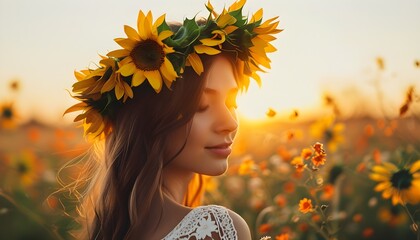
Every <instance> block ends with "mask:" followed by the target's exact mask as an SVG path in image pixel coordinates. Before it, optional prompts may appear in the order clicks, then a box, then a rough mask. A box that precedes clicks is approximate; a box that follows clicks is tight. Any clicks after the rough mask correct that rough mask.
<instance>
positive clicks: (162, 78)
mask: <svg viewBox="0 0 420 240" xmlns="http://www.w3.org/2000/svg"><path fill="white" fill-rule="evenodd" d="M164 20H165V15H162V16H160V17H159V18H158V19H157V20H156V21H155V22H154V24H152V22H153V17H152V13H151V12H150V11H149V12H148V13H147V16H145V15H144V13H143V12H142V11H140V12H139V15H138V19H137V29H138V31H136V30H135V29H134V28H132V27H130V26H127V25H125V26H124V31H125V33H126V34H127V38H117V39H115V42H117V43H118V44H119V45H120V46H121V47H123V48H124V49H119V50H115V51H112V52H110V53H108V56H109V57H114V58H120V59H122V60H121V61H120V62H119V65H120V69H119V70H118V71H117V72H119V73H121V75H122V76H125V77H127V76H131V75H132V76H133V77H132V82H131V85H132V86H134V87H136V86H139V85H140V84H142V83H143V82H144V81H145V80H146V79H147V80H148V82H149V83H150V85H151V86H152V87H153V89H154V90H155V91H156V92H160V90H161V89H162V82H164V83H165V84H166V86H167V87H168V88H169V87H170V86H171V84H172V82H173V81H174V80H175V79H176V78H177V77H178V74H177V73H176V71H175V70H174V67H173V65H172V63H171V62H170V61H169V59H168V58H167V56H166V55H167V54H169V53H173V52H174V50H173V48H172V47H168V46H167V45H166V44H164V43H163V42H162V41H163V40H165V39H166V38H168V37H170V36H172V34H173V32H172V31H169V30H165V31H162V32H160V33H159V32H158V29H157V28H158V27H159V26H160V25H161V24H162V23H163V22H164Z"/></svg>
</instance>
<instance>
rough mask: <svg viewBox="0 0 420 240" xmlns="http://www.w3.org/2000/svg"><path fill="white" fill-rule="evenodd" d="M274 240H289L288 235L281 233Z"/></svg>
mask: <svg viewBox="0 0 420 240" xmlns="http://www.w3.org/2000/svg"><path fill="white" fill-rule="evenodd" d="M276 240H289V234H288V233H282V234H280V235H277V236H276Z"/></svg>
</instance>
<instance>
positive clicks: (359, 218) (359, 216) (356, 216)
mask: <svg viewBox="0 0 420 240" xmlns="http://www.w3.org/2000/svg"><path fill="white" fill-rule="evenodd" d="M362 220H363V216H362V214H360V213H357V214H354V216H353V221H354V222H356V223H360V222H361V221H362Z"/></svg>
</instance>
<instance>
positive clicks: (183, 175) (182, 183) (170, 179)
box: [162, 166, 194, 205]
mask: <svg viewBox="0 0 420 240" xmlns="http://www.w3.org/2000/svg"><path fill="white" fill-rule="evenodd" d="M193 176H194V173H192V172H185V171H181V170H178V169H175V168H171V167H170V166H168V167H167V168H165V169H163V175H162V178H163V179H162V180H163V189H162V190H163V193H164V195H165V197H166V198H168V199H169V200H172V201H174V202H176V203H178V204H181V205H182V204H183V201H184V197H185V194H186V193H187V190H188V184H189V182H190V181H191V179H192V177H193Z"/></svg>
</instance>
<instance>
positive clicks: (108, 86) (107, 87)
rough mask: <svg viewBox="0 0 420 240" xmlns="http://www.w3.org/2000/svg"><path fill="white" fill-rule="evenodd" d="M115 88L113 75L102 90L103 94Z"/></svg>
mask: <svg viewBox="0 0 420 240" xmlns="http://www.w3.org/2000/svg"><path fill="white" fill-rule="evenodd" d="M114 87H115V75H114V74H113V75H112V76H111V77H110V78H109V79H108V81H106V82H105V84H104V85H103V86H102V88H101V93H104V92H109V91H111V90H112V89H113V88H114Z"/></svg>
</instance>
